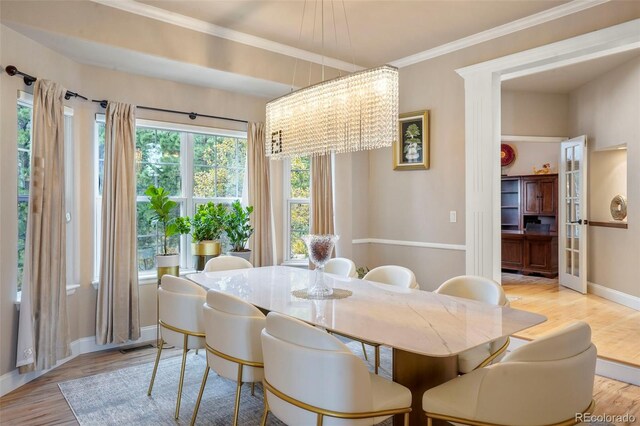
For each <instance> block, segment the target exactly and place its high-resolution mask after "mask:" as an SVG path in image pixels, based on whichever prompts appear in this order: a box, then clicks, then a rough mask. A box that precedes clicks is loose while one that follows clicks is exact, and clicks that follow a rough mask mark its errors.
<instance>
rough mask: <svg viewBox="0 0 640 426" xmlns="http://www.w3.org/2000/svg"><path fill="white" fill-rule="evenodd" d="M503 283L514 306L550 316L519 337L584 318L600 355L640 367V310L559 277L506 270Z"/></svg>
mask: <svg viewBox="0 0 640 426" xmlns="http://www.w3.org/2000/svg"><path fill="white" fill-rule="evenodd" d="M502 286H503V288H504V290H505V292H506V294H507V297H508V298H509V299H510V300H511V306H512V307H513V308H517V309H523V310H526V311H531V312H536V313H539V314H542V315H544V316H546V317H547V318H548V319H547V321H546V322H543V323H542V324H540V325H537V326H535V327H532V328H529V329H527V330H524V331H522V332H520V333H518V334H516V337H521V338H524V339H534V338H536V337H537V336H539V335H541V334H544V333H546V332H548V331H550V330H553V329H555V328H557V327H561V326H563V325H566V324H568V323H570V322H572V321H576V320H582V321H586V322H587V323H588V324H589V325H590V326H591V330H592V340H593V342H594V344H595V345H596V347H597V348H598V356H600V357H603V358H607V359H612V360H615V361H619V362H623V363H625V364H630V365H634V366H640V311H636V310H634V309H631V308H628V307H626V306H623V305H619V304H617V303H614V302H611V301H609V300H607V299H603V298H601V297H598V296H595V295H593V294H586V295H584V294H580V293H578V292H575V291H573V290H569V289H568V288H565V287H562V286H559V285H558V280H557V279H549V278H540V277H531V276H524V275H517V274H509V273H503V274H502ZM639 421H640V419H639Z"/></svg>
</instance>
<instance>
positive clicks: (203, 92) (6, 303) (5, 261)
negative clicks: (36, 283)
mask: <svg viewBox="0 0 640 426" xmlns="http://www.w3.org/2000/svg"><path fill="white" fill-rule="evenodd" d="M0 62H1V63H2V66H3V67H4V66H6V65H9V64H12V65H16V66H17V67H18V68H20V69H22V70H24V71H25V72H28V73H30V74H32V75H35V76H37V77H41V78H48V79H51V80H55V81H57V82H59V83H61V84H63V85H64V86H65V87H67V88H68V89H70V90H73V91H77V92H79V93H81V94H84V95H87V96H88V97H90V98H94V99H110V100H118V101H123V102H131V103H134V104H138V105H148V106H158V107H165V108H171V109H176V110H187V111H196V112H201V113H205V114H211V115H218V116H225V117H233V118H239V119H245V120H251V121H264V107H265V104H266V100H265V99H261V98H255V97H251V96H245V95H238V94H234V93H230V92H225V91H221V90H216V89H206V88H202V87H195V86H189V85H185V84H179V83H174V82H170V81H164V80H159V79H152V78H146V77H141V76H137V75H130V74H125V73H121V72H117V71H112V70H107V69H103V68H96V67H91V66H86V65H80V64H78V63H76V62H73V61H71V60H69V59H67V58H65V57H63V56H61V55H59V54H57V53H55V52H53V51H51V50H49V49H47V48H44V47H43V46H42V45H40V44H38V43H35V42H33V41H32V40H30V39H28V38H26V37H24V36H23V35H21V34H19V33H17V32H15V31H13V30H11V29H9V28H8V27H6V26H4V25H2V26H0ZM25 88H26V86H24V84H23V83H22V80H21V79H19V78H16V77H9V76H8V75H6V73H4V72H2V75H1V76H0V117H1V118H0V120H1V121H0V140H1V144H0V158H2V159H3V160H2V167H1V168H0V179H2V183H3V184H2V185H0V198H2V199H3V200H9V201H7V202H3V203H2V204H1V205H0V223H2V224H3V226H1V227H0V241H1V242H2V244H1V246H0V346H1V347H2V350H1V351H0V375H2V374H4V373H7V372H9V371H11V370H13V369H14V366H15V342H16V337H17V327H18V325H17V310H16V308H15V307H14V304H13V302H14V300H15V298H16V273H17V268H16V264H17V259H16V247H17V231H16V229H17V212H16V207H15V206H16V205H15V204H14V202H12V201H10V200H15V199H16V196H17V194H16V191H17V169H16V162H15V161H14V160H13V159H15V158H16V157H17V146H16V142H15V141H16V137H17V133H16V120H17V118H16V100H17V92H18V90H24V89H25ZM29 90H31V89H29ZM67 103H68V105H69V106H71V107H72V108H73V109H74V118H73V128H74V129H73V131H74V148H75V162H74V165H73V166H74V167H75V185H74V192H75V194H76V200H75V201H76V205H77V211H76V212H74V215H73V216H74V218H75V222H76V223H75V228H76V229H77V230H79V232H77V234H76V235H77V242H76V243H77V247H78V250H77V258H76V259H74V261H75V263H76V265H77V269H76V270H75V271H73V273H74V280H75V282H76V283H77V284H80V288H79V289H78V290H77V292H76V293H75V294H73V295H70V296H68V312H69V324H70V332H71V339H72V340H76V339H79V338H82V337H87V336H92V335H94V334H95V304H96V291H95V290H94V288H93V286H92V285H91V281H92V280H93V278H94V276H93V271H94V265H93V248H94V239H93V235H94V233H93V229H94V223H93V222H94V219H93V218H94V215H93V205H94V194H93V182H94V177H95V173H94V164H93V158H94V143H93V141H94V135H93V130H94V120H95V119H94V117H95V114H96V113H97V112H103V111H104V110H102V109H101V108H99V106H98V105H97V104H95V103H91V102H84V101H81V100H70V101H68V102H67ZM138 117H139V118H147V119H154V120H161V121H171V122H182V123H191V124H192V123H193V122H192V121H191V120H189V118H187V117H186V116H185V117H183V116H179V115H175V114H163V113H153V112H150V111H143V110H138ZM196 124H199V125H203V126H211V127H218V128H234V129H242V128H243V126H244V125H238V124H237V123H236V124H234V123H233V122H227V121H220V120H207V119H200V118H199V119H198V120H197V122H196ZM154 291H155V286H154V285H142V286H141V287H140V301H141V303H140V318H141V325H142V326H147V325H151V324H153V323H154V322H155V294H154Z"/></svg>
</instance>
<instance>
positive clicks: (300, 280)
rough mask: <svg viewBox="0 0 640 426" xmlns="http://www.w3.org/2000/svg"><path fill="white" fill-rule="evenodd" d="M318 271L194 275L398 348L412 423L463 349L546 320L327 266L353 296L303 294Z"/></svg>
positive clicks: (454, 372)
mask: <svg viewBox="0 0 640 426" xmlns="http://www.w3.org/2000/svg"><path fill="white" fill-rule="evenodd" d="M317 274H318V272H317V271H313V270H308V269H304V268H298V267H291V266H266V267H258V268H248V269H236V270H227V271H216V272H198V273H194V274H190V275H187V278H189V279H190V280H192V281H193V282H195V283H197V284H199V285H200V286H202V287H204V288H205V289H207V290H216V291H221V292H224V293H227V294H231V295H233V296H236V297H239V298H240V299H242V300H245V301H247V302H249V303H251V304H253V305H254V306H256V307H258V308H259V309H261V310H263V311H264V312H278V313H280V314H284V315H288V316H291V317H293V318H297V319H299V320H302V321H304V322H306V323H309V324H312V325H314V326H318V327H322V328H325V329H326V330H328V331H330V332H335V333H336V334H341V335H346V336H352V337H355V338H357V339H358V340H361V341H365V342H370V343H373V344H378V345H383V346H387V347H390V348H392V354H393V355H392V372H391V373H392V379H393V381H395V382H397V383H400V384H402V385H404V386H406V387H407V388H409V390H411V394H412V411H411V418H410V424H411V425H424V424H425V422H426V418H425V416H424V413H423V411H422V395H423V393H424V392H425V391H426V390H428V389H430V388H432V387H434V386H437V385H440V384H442V383H444V382H447V381H449V380H451V379H454V378H455V377H457V376H458V362H457V355H458V354H459V353H461V352H464V351H466V350H469V349H472V348H474V347H477V346H480V345H483V344H486V343H488V342H491V341H493V340H495V339H499V338H501V337H504V336H510V335H512V334H514V333H517V332H519V331H521V330H524V329H526V328H529V327H532V326H534V325H537V324H540V323H542V322H544V321H546V317H544V316H543V315H539V314H536V313H533V312H527V311H523V310H520V309H513V308H511V307H509V306H495V305H491V304H487V303H482V302H478V301H474V300H470V299H464V298H459V297H453V296H446V295H441V294H437V293H434V292H430V291H424V290H420V289H410V288H401V287H397V286H393V285H389V284H383V283H378V282H373V281H367V280H363V279H358V278H346V277H341V276H338V275H334V274H329V273H322V275H323V277H322V278H323V279H324V280H325V282H326V283H327V284H328V285H329V287H331V288H333V289H334V290H335V293H336V295H338V294H340V295H341V296H345V295H348V296H347V297H342V298H327V299H308V298H305V297H300V292H299V290H304V289H305V288H309V287H310V286H312V285H313V283H314V280H315V279H316V278H317V276H316V275H317ZM294 293H296V294H297V295H296V294H294ZM303 293H304V292H303ZM401 424H403V423H402V416H396V418H394V425H401ZM435 424H437V422H434V425H435ZM443 424H444V423H443Z"/></svg>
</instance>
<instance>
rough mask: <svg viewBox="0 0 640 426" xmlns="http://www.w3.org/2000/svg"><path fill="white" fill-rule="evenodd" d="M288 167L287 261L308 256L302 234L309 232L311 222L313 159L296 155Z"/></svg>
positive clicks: (286, 184)
mask: <svg viewBox="0 0 640 426" xmlns="http://www.w3.org/2000/svg"><path fill="white" fill-rule="evenodd" d="M286 168H287V169H286V173H285V176H288V178H287V179H285V194H286V196H287V198H286V200H287V201H286V206H285V210H286V219H287V226H286V229H285V232H286V235H285V241H286V251H285V261H296V260H298V261H301V260H305V259H307V258H308V253H307V247H306V245H305V243H304V241H302V236H303V235H305V234H308V233H309V226H310V223H311V222H310V220H311V214H310V196H311V195H310V194H311V160H310V158H309V157H294V158H291V159H290V160H288V162H287V163H286Z"/></svg>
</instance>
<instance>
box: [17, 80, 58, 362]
mask: <svg viewBox="0 0 640 426" xmlns="http://www.w3.org/2000/svg"><path fill="white" fill-rule="evenodd" d="M65 93H66V89H64V88H63V87H62V86H60V85H59V84H57V83H54V82H52V81H48V80H40V79H38V80H37V81H36V84H35V87H34V94H33V100H34V105H33V119H32V123H33V133H32V134H33V137H32V141H31V180H30V181H31V187H30V191H29V215H28V219H27V236H26V244H25V259H24V280H23V283H24V284H23V286H22V300H21V303H20V320H19V325H18V347H17V357H16V360H17V361H16V366H17V367H19V369H20V373H26V372H28V371H33V370H45V369H48V368H51V367H53V366H55V365H56V363H57V361H58V360H61V359H63V358H66V357H68V356H70V355H71V349H70V342H69V325H68V320H67V288H66V287H67V284H66V282H67V273H66V272H67V271H66V222H65V204H64V200H65V193H64V189H65V185H64V104H63V102H64V101H63V99H64V94H65Z"/></svg>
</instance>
